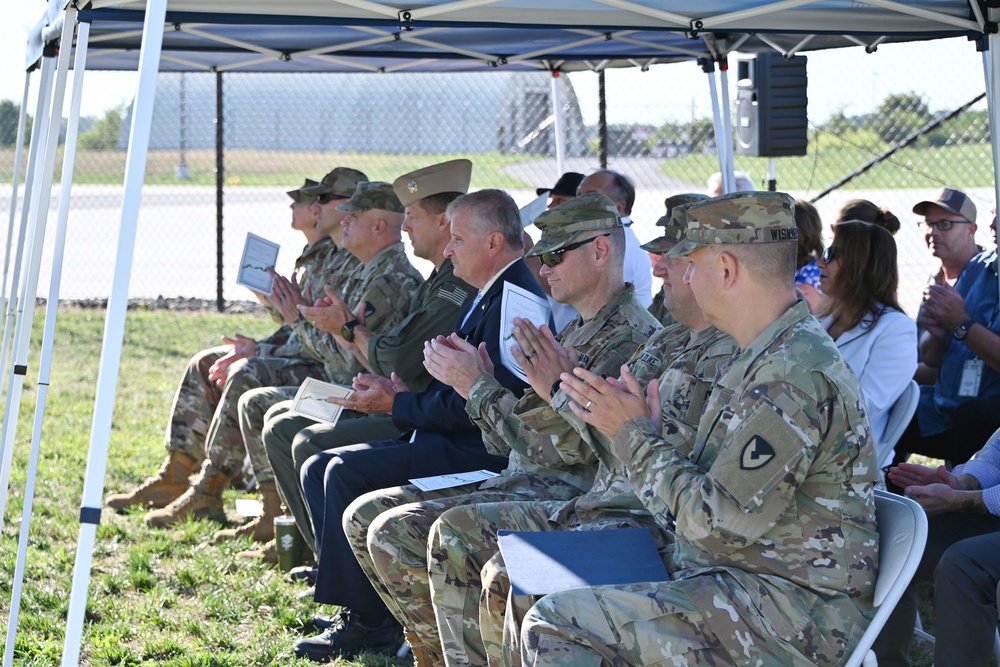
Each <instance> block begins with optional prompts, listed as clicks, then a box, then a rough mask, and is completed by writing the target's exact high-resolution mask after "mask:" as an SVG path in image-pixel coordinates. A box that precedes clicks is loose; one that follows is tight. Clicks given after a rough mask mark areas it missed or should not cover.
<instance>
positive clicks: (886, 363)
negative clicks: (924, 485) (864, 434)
mask: <svg viewBox="0 0 1000 667" xmlns="http://www.w3.org/2000/svg"><path fill="white" fill-rule="evenodd" d="M817 264H818V266H819V268H820V283H821V285H822V286H823V293H824V294H825V295H826V299H825V300H824V302H823V303H822V304H821V305H820V307H819V310H818V312H817V313H816V315H817V317H819V318H820V322H821V323H822V324H823V327H824V328H825V329H826V330H827V332H828V333H829V334H830V337H831V338H833V340H834V342H835V343H836V344H837V348H838V349H839V350H840V353H841V354H842V355H843V356H844V360H845V361H847V364H848V365H849V366H850V367H851V369H852V370H853V371H854V373H855V374H856V375H857V376H858V380H859V381H860V383H861V391H862V392H863V394H864V397H865V405H866V407H867V410H868V419H869V421H870V422H871V426H872V436H873V437H874V438H875V453H876V460H877V462H878V465H879V466H883V465H888V464H890V463H891V462H892V450H891V449H890V448H887V447H885V446H883V445H882V439H883V436H884V434H885V428H886V424H887V422H888V419H889V408H891V407H892V404H893V403H895V401H896V399H897V398H899V396H900V395H901V394H902V393H903V390H905V389H906V387H907V385H908V384H909V382H910V379H911V378H912V377H913V373H914V371H915V370H916V368H917V326H916V324H915V323H914V321H913V320H912V319H910V318H909V317H908V316H907V315H906V314H905V313H904V312H903V310H902V309H901V308H900V307H899V303H898V302H897V301H896V288H897V286H898V283H899V271H898V269H897V267H896V242H895V241H894V240H893V238H892V234H890V233H889V232H888V231H886V230H885V229H883V228H882V227H878V226H876V225H871V224H868V223H866V222H861V221H859V220H849V221H847V222H841V223H839V224H837V225H835V226H834V228H833V243H832V244H830V246H829V247H828V248H826V250H824V251H823V256H822V258H821V259H820V260H819V261H818V262H817Z"/></svg>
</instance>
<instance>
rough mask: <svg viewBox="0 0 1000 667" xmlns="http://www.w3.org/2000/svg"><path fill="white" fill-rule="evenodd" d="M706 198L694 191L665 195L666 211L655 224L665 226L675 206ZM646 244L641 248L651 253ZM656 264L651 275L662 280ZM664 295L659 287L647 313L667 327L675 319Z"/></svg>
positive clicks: (655, 240)
mask: <svg viewBox="0 0 1000 667" xmlns="http://www.w3.org/2000/svg"><path fill="white" fill-rule="evenodd" d="M706 199H708V196H707V195H699V194H695V193H685V194H679V195H672V196H670V197H667V198H666V199H665V200H664V201H663V205H664V206H666V208H667V212H666V213H665V214H664V215H663V217H661V218H660V219H659V220H657V221H656V225H657V226H658V227H666V226H667V225H668V224H669V223H670V212H671V211H673V209H674V207H675V206H680V205H682V204H690V203H692V202H696V201H705V200H706ZM682 231H683V230H682ZM658 240H659V239H654V240H653V241H652V243H656V242H657V241H658ZM648 245H649V244H648V243H647V244H646V245H644V246H642V249H643V250H646V251H647V252H650V253H653V252H654V251H653V250H649V249H647V247H646V246H648ZM658 265H659V262H657V264H654V265H653V276H654V277H656V278H660V279H661V280H662V279H663V275H662V269H658ZM665 296H666V290H664V289H661V290H660V291H659V292H657V293H656V295H655V296H654V297H653V304H652V305H651V306H650V307H649V313H650V315H652V316H653V317H655V318H656V319H657V321H659V322H660V324H662V325H663V326H665V327H669V326H670V325H671V324H673V323H674V322H676V320H675V319H674V318H673V316H672V315H671V314H670V310H669V309H668V308H667V306H666V304H664V302H663V301H664V298H665Z"/></svg>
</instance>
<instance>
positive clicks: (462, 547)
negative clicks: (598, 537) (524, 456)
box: [427, 500, 566, 667]
mask: <svg viewBox="0 0 1000 667" xmlns="http://www.w3.org/2000/svg"><path fill="white" fill-rule="evenodd" d="M565 504H566V503H565V500H552V501H534V502H497V503H481V504H478V505H469V506H466V507H453V508H451V509H449V510H448V511H446V512H445V513H443V514H442V515H441V517H440V518H439V519H438V520H437V521H436V522H435V523H434V525H433V526H432V527H431V531H430V534H429V536H428V538H427V556H428V563H427V572H428V577H429V579H430V588H431V603H432V605H433V611H434V618H435V623H436V624H437V629H438V633H439V635H440V637H441V648H442V654H443V655H444V656H445V662H446V663H447V664H448V665H449V667H453V666H456V665H463V666H464V665H486V664H488V657H487V653H488V651H489V652H493V653H498V652H499V649H500V647H499V645H496V646H491V647H490V648H489V649H488V648H487V647H486V646H485V643H486V642H487V641H489V642H490V644H491V645H492V644H502V641H503V640H502V634H503V632H502V626H501V627H500V628H497V629H496V630H494V629H493V628H491V627H486V628H482V627H481V623H482V621H483V619H482V618H481V617H480V599H481V597H482V591H483V581H482V579H481V571H482V569H483V567H484V566H485V565H486V563H487V561H489V560H490V559H491V558H493V556H494V554H496V552H497V549H498V548H499V547H498V544H497V531H499V530H554V529H555V526H554V525H553V524H551V523H550V521H549V517H550V516H551V515H552V514H553V513H554V512H556V511H557V510H558V509H559V508H561V507H562V506H563V505H565ZM500 618H501V623H502V619H503V616H501V617H500ZM483 630H485V631H486V632H487V633H489V635H490V639H489V640H488V639H487V637H486V635H484V634H483V632H482V631H483Z"/></svg>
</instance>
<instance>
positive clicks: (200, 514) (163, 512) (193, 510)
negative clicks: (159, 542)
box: [146, 461, 230, 528]
mask: <svg viewBox="0 0 1000 667" xmlns="http://www.w3.org/2000/svg"><path fill="white" fill-rule="evenodd" d="M229 479H230V477H229V475H225V474H223V473H221V472H219V471H218V470H216V469H215V467H214V466H213V465H212V464H211V462H209V461H205V462H204V463H203V464H202V466H201V472H200V473H198V476H197V477H195V479H194V481H193V482H192V484H191V487H190V488H189V489H188V490H187V491H185V492H184V494H183V495H182V496H181V497H180V498H177V499H176V500H174V501H173V502H172V503H170V504H169V505H167V506H166V507H164V508H163V509H160V510H153V511H152V512H149V513H147V514H146V525H147V526H153V527H154V528H166V527H167V526H173V525H174V524H177V523H180V522H181V521H185V520H187V518H188V517H192V518H199V519H213V520H215V521H226V511H225V509H223V507H222V492H223V491H225V490H226V488H228V486H229Z"/></svg>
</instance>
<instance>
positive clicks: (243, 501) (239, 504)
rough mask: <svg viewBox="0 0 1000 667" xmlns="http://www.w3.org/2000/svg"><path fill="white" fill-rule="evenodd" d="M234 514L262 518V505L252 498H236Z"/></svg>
mask: <svg viewBox="0 0 1000 667" xmlns="http://www.w3.org/2000/svg"><path fill="white" fill-rule="evenodd" d="M236 513H237V514H239V515H240V516H262V515H263V514H264V505H263V504H262V503H261V502H260V501H259V500H254V499H253V498H237V499H236Z"/></svg>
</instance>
